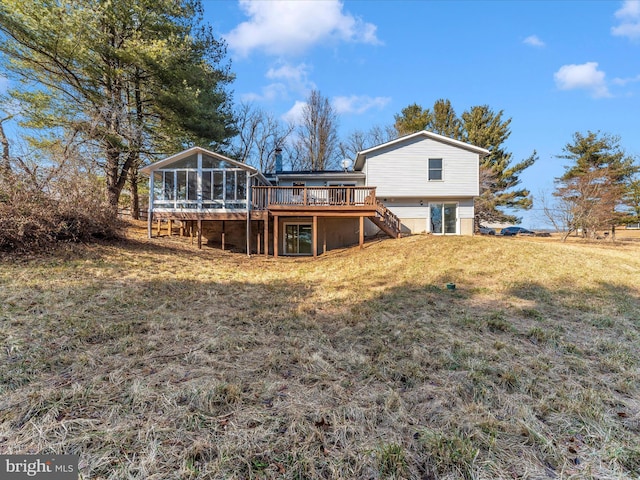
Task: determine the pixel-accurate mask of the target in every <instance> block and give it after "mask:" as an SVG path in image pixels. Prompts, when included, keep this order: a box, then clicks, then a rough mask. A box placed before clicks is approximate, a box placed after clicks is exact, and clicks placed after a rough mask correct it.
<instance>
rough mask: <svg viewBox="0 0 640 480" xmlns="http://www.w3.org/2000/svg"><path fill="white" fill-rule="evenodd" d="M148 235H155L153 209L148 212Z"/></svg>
mask: <svg viewBox="0 0 640 480" xmlns="http://www.w3.org/2000/svg"><path fill="white" fill-rule="evenodd" d="M147 236H148V237H149V238H151V237H152V236H153V210H150V211H149V213H148V214H147Z"/></svg>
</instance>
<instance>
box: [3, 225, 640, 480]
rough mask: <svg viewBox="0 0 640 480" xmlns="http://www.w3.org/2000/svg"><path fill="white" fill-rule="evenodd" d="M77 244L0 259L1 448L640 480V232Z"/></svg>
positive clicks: (133, 466) (418, 472)
mask: <svg viewBox="0 0 640 480" xmlns="http://www.w3.org/2000/svg"><path fill="white" fill-rule="evenodd" d="M74 248H76V249H77V250H76V251H60V252H59V254H58V255H57V256H55V257H45V258H38V259H32V260H25V259H19V260H15V259H14V260H10V259H5V260H4V261H3V263H2V264H0V339H2V340H1V342H2V351H0V356H1V357H2V360H1V361H0V453H1V454H10V453H31V452H33V453H35V452H53V453H59V454H61V453H70V454H73V453H76V454H80V455H81V470H82V478H87V479H88V478H91V479H98V478H100V479H107V478H109V479H123V478H132V479H205V478H207V479H208V478H211V479H213V478H220V479H222V478H230V479H234V478H237V479H244V478H255V479H258V478H286V479H289V478H291V479H294V478H300V479H301V478H367V479H374V478H416V479H417V478H424V479H436V478H441V479H458V478H462V479H501V478H504V479H507V478H508V479H512V478H527V479H543V478H562V479H585V478H593V479H596V478H597V479H619V478H637V477H638V476H640V450H639V448H638V445H640V400H638V399H639V398H640V369H639V365H640V286H639V281H640V245H638V244H637V243H627V244H623V245H620V244H618V245H606V246H605V245H602V244H598V245H592V244H582V243H576V242H572V243H567V244H561V243H560V242H558V241H554V240H546V241H543V240H540V239H525V238H513V239H503V238H480V237H475V238H461V237H456V238H451V237H447V238H438V237H429V236H416V237H410V238H405V239H401V240H397V241H396V240H388V241H382V242H378V243H372V244H367V247H366V248H365V250H364V251H358V250H345V251H339V252H334V253H330V254H329V255H327V256H324V257H320V258H318V259H317V260H312V259H278V260H277V261H276V260H274V259H271V258H270V259H265V258H262V257H253V258H247V257H246V256H243V255H237V254H235V255H234V254H228V253H224V252H220V251H217V250H209V249H205V250H203V251H197V250H196V249H195V248H194V247H192V246H190V245H188V244H186V242H181V241H179V240H177V239H168V238H163V239H154V240H152V241H150V242H147V241H146V240H144V239H142V238H138V237H136V238H133V239H130V240H129V241H127V242H123V243H121V244H107V245H101V246H75V247H74ZM449 281H453V282H455V283H456V284H457V287H458V288H457V289H456V290H455V291H448V290H446V289H445V288H444V284H445V283H446V282H449Z"/></svg>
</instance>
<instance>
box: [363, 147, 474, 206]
mask: <svg viewBox="0 0 640 480" xmlns="http://www.w3.org/2000/svg"><path fill="white" fill-rule="evenodd" d="M430 158H441V159H442V164H443V171H442V175H443V179H442V180H440V181H429V177H428V175H429V159H430ZM478 165H479V155H478V154H477V153H474V152H471V151H468V150H465V149H462V148H459V147H456V146H452V145H448V144H446V143H443V142H439V141H436V140H433V139H430V138H424V137H418V138H412V139H410V140H408V141H407V142H406V143H403V144H401V145H394V146H392V147H390V148H388V149H382V150H380V151H376V152H372V153H371V154H369V155H367V160H366V163H365V166H364V172H365V174H366V184H367V185H370V186H376V187H377V192H376V194H377V196H378V197H379V198H384V197H417V196H419V197H445V198H451V197H469V196H475V195H478V189H479V186H478V170H479V167H478Z"/></svg>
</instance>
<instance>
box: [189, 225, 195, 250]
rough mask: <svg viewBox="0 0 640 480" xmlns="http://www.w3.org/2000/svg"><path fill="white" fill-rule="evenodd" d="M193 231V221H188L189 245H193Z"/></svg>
mask: <svg viewBox="0 0 640 480" xmlns="http://www.w3.org/2000/svg"><path fill="white" fill-rule="evenodd" d="M194 230H195V225H194V222H193V220H189V236H190V237H191V245H193V231H194Z"/></svg>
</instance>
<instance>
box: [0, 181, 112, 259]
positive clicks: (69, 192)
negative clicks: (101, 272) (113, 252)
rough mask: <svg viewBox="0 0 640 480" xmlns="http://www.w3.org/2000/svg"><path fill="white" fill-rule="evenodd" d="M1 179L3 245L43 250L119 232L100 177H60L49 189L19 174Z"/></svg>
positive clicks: (19, 250) (4, 247) (0, 239)
mask: <svg viewBox="0 0 640 480" xmlns="http://www.w3.org/2000/svg"><path fill="white" fill-rule="evenodd" d="M12 180H13V181H12V182H8V181H5V182H1V183H0V251H3V252H10V253H11V252H16V253H28V252H35V251H41V250H42V249H45V248H49V247H51V246H53V245H55V244H56V243H58V242H79V241H92V240H95V239H98V238H114V237H116V236H117V233H118V229H119V225H118V220H117V218H116V216H115V215H114V214H113V213H112V211H111V209H110V208H109V207H108V205H107V204H106V201H105V200H104V199H103V198H102V197H103V195H102V192H103V188H101V187H100V186H99V185H98V184H97V182H96V180H95V179H93V178H91V177H88V178H81V176H80V175H77V174H76V175H73V176H72V178H66V179H63V180H58V181H57V182H56V183H53V184H51V185H49V187H50V188H48V189H47V190H45V189H39V188H36V187H35V186H33V185H30V184H29V183H28V182H26V181H23V180H24V179H22V178H20V177H19V176H18V175H14V176H13V177H12Z"/></svg>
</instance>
